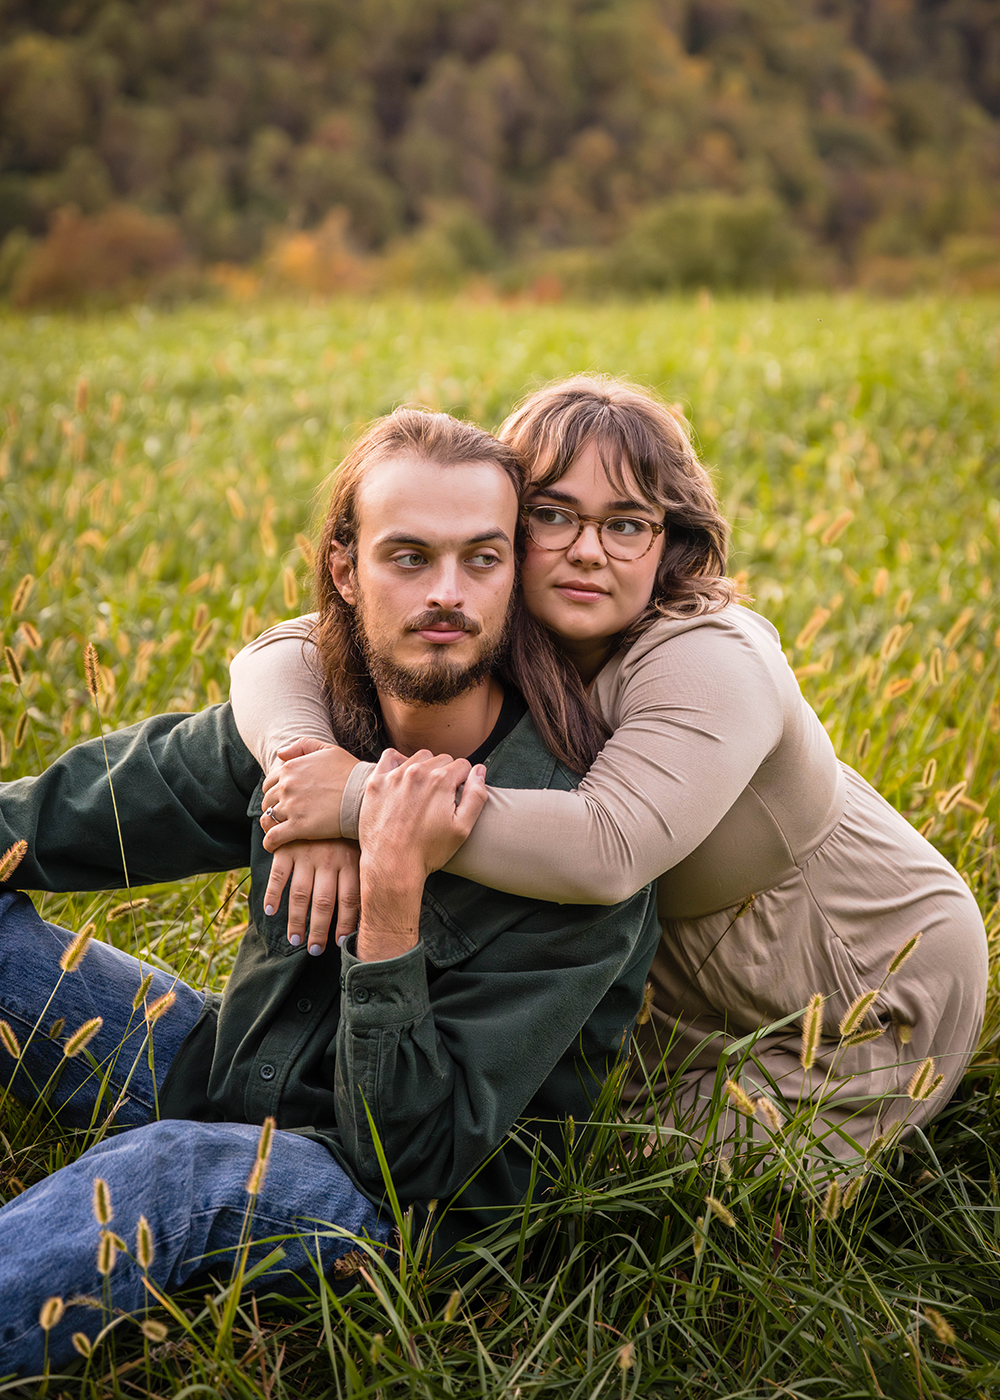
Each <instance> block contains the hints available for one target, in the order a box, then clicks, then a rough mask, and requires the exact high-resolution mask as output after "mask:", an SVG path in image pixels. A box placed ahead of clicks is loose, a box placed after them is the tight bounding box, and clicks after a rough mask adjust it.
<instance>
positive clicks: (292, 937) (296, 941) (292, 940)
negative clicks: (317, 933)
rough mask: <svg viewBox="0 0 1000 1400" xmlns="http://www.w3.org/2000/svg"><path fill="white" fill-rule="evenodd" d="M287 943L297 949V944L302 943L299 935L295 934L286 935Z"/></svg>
mask: <svg viewBox="0 0 1000 1400" xmlns="http://www.w3.org/2000/svg"><path fill="white" fill-rule="evenodd" d="M288 941H289V943H290V944H291V945H292V947H293V948H297V947H298V946H299V944H300V943H301V942H302V939H301V938H300V937H299V935H298V934H297V933H290V934H289V935H288Z"/></svg>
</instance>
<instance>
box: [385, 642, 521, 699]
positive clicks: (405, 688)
mask: <svg viewBox="0 0 1000 1400" xmlns="http://www.w3.org/2000/svg"><path fill="white" fill-rule="evenodd" d="M434 651H435V653H437V654H436V655H431V656H429V657H427V659H426V660H425V661H422V662H416V663H413V664H409V665H401V664H400V663H398V662H396V661H393V660H392V659H391V658H389V657H386V656H371V655H369V657H368V669H369V671H370V672H371V677H372V680H373V681H374V682H375V686H376V689H377V690H379V691H381V692H382V693H383V694H385V695H391V696H392V698H393V699H394V700H402V701H404V702H405V703H406V704H409V705H446V704H448V702H449V701H451V700H457V699H458V698H459V696H460V695H465V694H466V693H467V692H468V691H470V690H475V689H476V687H477V686H479V685H481V684H482V683H483V681H484V680H485V679H486V677H487V676H488V675H489V673H490V671H491V670H492V668H493V660H494V658H493V656H492V655H490V656H480V657H478V658H476V659H475V660H473V661H471V662H469V661H465V662H461V661H458V660H452V659H451V657H450V656H448V654H447V651H448V649H447V648H445V647H435V648H434Z"/></svg>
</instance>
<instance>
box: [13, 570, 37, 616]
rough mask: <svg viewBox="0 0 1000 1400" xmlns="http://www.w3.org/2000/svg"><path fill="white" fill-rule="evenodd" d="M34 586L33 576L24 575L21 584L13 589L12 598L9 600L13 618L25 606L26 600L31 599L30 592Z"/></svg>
mask: <svg viewBox="0 0 1000 1400" xmlns="http://www.w3.org/2000/svg"><path fill="white" fill-rule="evenodd" d="M34 586H35V575H34V574H25V575H24V577H23V578H22V579H21V582H20V583H19V584H18V585H17V587H16V588H15V589H14V597H13V598H12V599H11V603H10V610H11V613H12V614H13V615H14V616H15V617H16V616H17V614H18V613H19V612H22V611H23V610H24V608H25V607H26V606H27V603H28V599H29V598H30V597H31V590H32V589H33V588H34Z"/></svg>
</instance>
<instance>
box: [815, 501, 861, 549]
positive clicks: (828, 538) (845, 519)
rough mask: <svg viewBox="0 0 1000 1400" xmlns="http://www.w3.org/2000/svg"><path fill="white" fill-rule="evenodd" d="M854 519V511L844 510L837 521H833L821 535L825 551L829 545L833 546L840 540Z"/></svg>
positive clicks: (820, 539)
mask: <svg viewBox="0 0 1000 1400" xmlns="http://www.w3.org/2000/svg"><path fill="white" fill-rule="evenodd" d="M853 519H854V511H853V510H842V511H841V512H840V514H839V515H838V516H837V518H836V520H834V521H832V522H831V523H830V524H829V525H828V526H827V527H826V529H825V530H824V531H823V533H822V534H821V535H820V537H819V542H820V544H821V545H822V546H823V548H824V549H825V548H826V547H827V546H828V545H831V544H833V542H834V540H836V539H839V538H840V536H841V535H842V534H843V533H844V531H845V530H846V529H847V527H848V525H850V523H851V521H852V520H853Z"/></svg>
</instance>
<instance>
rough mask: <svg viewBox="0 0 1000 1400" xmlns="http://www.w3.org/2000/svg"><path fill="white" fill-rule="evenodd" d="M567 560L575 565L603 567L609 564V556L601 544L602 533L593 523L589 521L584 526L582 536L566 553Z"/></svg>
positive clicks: (579, 536) (580, 535)
mask: <svg viewBox="0 0 1000 1400" xmlns="http://www.w3.org/2000/svg"><path fill="white" fill-rule="evenodd" d="M566 558H567V559H569V560H570V561H571V562H572V563H574V564H593V565H595V566H603V565H605V564H606V563H607V562H608V556H607V555H606V554H605V553H604V547H603V545H602V544H601V532H600V529H599V528H598V526H597V525H595V524H594V523H593V521H588V522H587V524H586V525H584V527H583V529H582V530H581V532H580V534H579V535H578V536H577V538H576V539H575V540H574V541H573V543H572V544H571V545H570V547H569V549H567V551H566Z"/></svg>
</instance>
